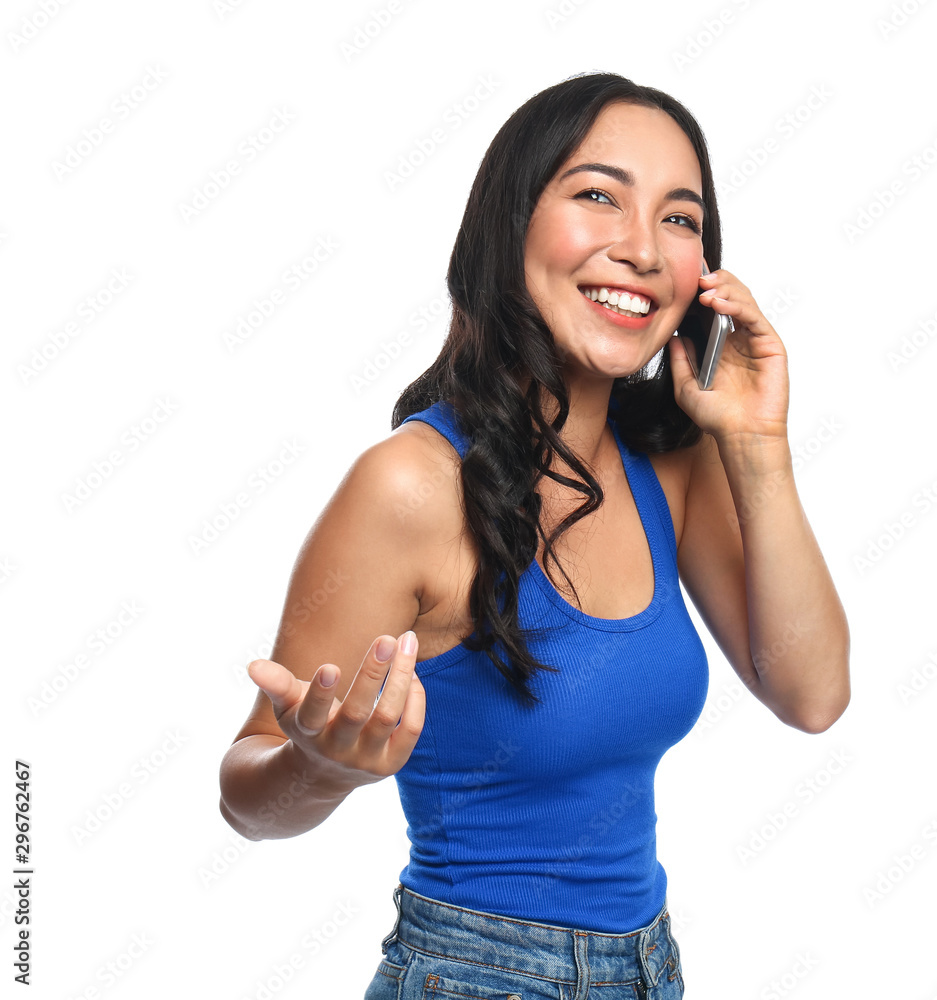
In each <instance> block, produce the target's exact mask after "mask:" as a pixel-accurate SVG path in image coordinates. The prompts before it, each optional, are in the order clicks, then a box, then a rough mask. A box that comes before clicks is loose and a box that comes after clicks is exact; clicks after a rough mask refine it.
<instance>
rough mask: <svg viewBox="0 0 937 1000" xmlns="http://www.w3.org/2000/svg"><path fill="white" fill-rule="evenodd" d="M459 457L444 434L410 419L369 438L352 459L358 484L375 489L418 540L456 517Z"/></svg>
mask: <svg viewBox="0 0 937 1000" xmlns="http://www.w3.org/2000/svg"><path fill="white" fill-rule="evenodd" d="M460 466H461V460H460V457H459V453H458V452H457V451H456V449H455V448H454V447H453V445H452V444H451V443H450V442H449V441H448V440H447V438H446V437H445V436H444V435H443V434H441V433H440V432H439V431H437V430H436V429H435V428H433V427H432V426H430V425H429V424H426V423H423V422H422V421H420V420H410V421H408V422H407V423H404V424H401V425H400V426H399V427H397V428H396V430H394V431H392V432H391V433H390V434H389V435H388V436H387V437H386V438H384V439H382V440H381V441H378V442H377V443H376V444H373V445H372V446H371V447H370V448H368V449H367V450H366V451H364V452H363V453H362V454H361V456H360V457H359V458H358V460H357V461H356V462H355V466H354V474H355V476H356V478H357V479H358V480H359V482H360V484H361V487H362V489H369V490H373V491H375V492H377V493H378V494H379V495H381V496H382V497H383V498H384V501H385V503H386V505H388V506H389V507H390V508H391V509H392V510H393V512H394V513H395V514H396V515H397V518H396V520H399V521H400V526H401V527H404V525H406V527H407V528H408V529H410V533H412V532H416V534H417V535H418V536H419V537H420V538H421V539H423V540H431V539H433V538H435V537H438V532H448V531H451V530H452V529H453V528H454V527H455V525H456V524H457V523H461V510H462V505H461V489H462V483H461V478H460Z"/></svg>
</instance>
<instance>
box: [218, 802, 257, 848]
mask: <svg viewBox="0 0 937 1000" xmlns="http://www.w3.org/2000/svg"><path fill="white" fill-rule="evenodd" d="M218 809H219V811H220V812H221V815H222V816H223V817H224V820H225V822H226V823H227V824H228V826H230V827H231V829H232V830H234V832H235V833H236V834H238V836H241V837H243V838H244V839H245V840H254V841H258V840H263V839H264V838H263V837H261V836H258V833H257V831H256V830H252V829H250V828H249V827H247V826H245V825H244V824H243V823H242V822H241V821H240V820H239V819H238V818H237V816H235V815H234V813H233V812H231V810H230V809H229V808H228V806H227V804H226V803H225V800H224V798H223V797H222V798H220V799H219V800H218Z"/></svg>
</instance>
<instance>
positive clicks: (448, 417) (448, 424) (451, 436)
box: [401, 399, 469, 458]
mask: <svg viewBox="0 0 937 1000" xmlns="http://www.w3.org/2000/svg"><path fill="white" fill-rule="evenodd" d="M408 420H420V421H422V422H423V423H424V424H429V425H430V427H435V428H436V430H437V431H439V433H440V434H442V436H443V437H444V438H446V439H447V440H448V441H449V443H450V444H451V445H452V447H453V448H455V450H456V451H457V452H458V453H459V457H460V458H465V453H466V452H467V451H468V447H469V438H468V435H466V434H465V433H464V432H463V431H462V428H461V427H460V426H459V421H458V414H457V413H456V410H455V407H454V406H453V405H452V404H451V403H450V402H449V401H448V400H447V399H441V400H439V401H438V402H436V403H433V405H432V406H428V407H427V408H426V409H425V410H420V411H419V412H418V413H411V414H410V416H409V417H404V419H403V420H401V424H405V423H406V422H407V421H408Z"/></svg>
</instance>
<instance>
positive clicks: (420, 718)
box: [387, 674, 426, 774]
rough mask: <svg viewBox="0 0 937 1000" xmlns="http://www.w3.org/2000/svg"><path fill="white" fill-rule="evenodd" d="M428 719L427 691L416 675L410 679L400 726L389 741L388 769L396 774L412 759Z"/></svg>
mask: <svg viewBox="0 0 937 1000" xmlns="http://www.w3.org/2000/svg"><path fill="white" fill-rule="evenodd" d="M425 718H426V691H425V690H424V689H423V685H422V684H421V683H420V679H419V677H417V675H416V674H413V676H412V677H411V679H410V687H409V690H408V692H407V700H406V702H405V704H404V706H403V711H402V712H401V714H400V724H399V725H398V726H397V728H396V729H395V730H394V731H393V732H392V733H391V734H390V738H389V739H388V741H387V769H388V770H389V772H390V773H391V774H396V773H397V772H398V771H399V770H400V769H401V768H402V767H403V765H404V764H406V762H407V761H408V760H409V759H410V754H411V753H413V748H414V747H415V746H416V743H417V740H418V739H419V738H420V733H421V732H422V731H423V722H424V720H425Z"/></svg>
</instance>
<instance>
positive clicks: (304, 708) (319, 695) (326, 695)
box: [293, 663, 341, 738]
mask: <svg viewBox="0 0 937 1000" xmlns="http://www.w3.org/2000/svg"><path fill="white" fill-rule="evenodd" d="M340 676H341V671H340V670H339V669H338V667H336V666H335V664H334V663H323V664H322V666H321V667H319V669H318V670H317V671H316V672H315V675H314V676H313V678H312V680H311V681H310V682H309V687H308V689H307V690H306V694H305V697H304V698H303V700H302V701H301V702H300V703H299V705H298V707H297V709H296V715H295V716H294V719H293V721H294V722H295V724H296V728H297V729H298V730H299V732H300V734H301V735H302V736H308V737H310V738H311V737H313V736H318V735H319V733H321V732H322V730H323V729H325V726H326V723H327V722H328V721H329V714H330V711H331V708H332V704H333V702H334V701H335V690H336V685H337V683H338V679H339V677H340Z"/></svg>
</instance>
